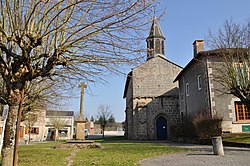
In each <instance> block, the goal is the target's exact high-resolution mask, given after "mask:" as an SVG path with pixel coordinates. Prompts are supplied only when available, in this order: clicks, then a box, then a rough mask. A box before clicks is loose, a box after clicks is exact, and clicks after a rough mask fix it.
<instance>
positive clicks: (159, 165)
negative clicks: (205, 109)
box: [140, 143, 250, 166]
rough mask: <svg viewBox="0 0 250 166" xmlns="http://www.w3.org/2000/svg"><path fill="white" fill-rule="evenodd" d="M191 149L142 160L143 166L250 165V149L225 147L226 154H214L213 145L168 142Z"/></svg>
mask: <svg viewBox="0 0 250 166" xmlns="http://www.w3.org/2000/svg"><path fill="white" fill-rule="evenodd" d="M166 145H170V146H177V147H182V148H187V149H190V150H191V151H189V152H185V153H177V154H170V155H163V156H158V157H154V158H148V159H144V160H142V161H140V165H141V166H165V165H166V166H168V165H169V166H250V149H248V148H236V147H224V153H225V155H224V156H218V155H213V150H212V146H211V145H193V144H179V143H167V144H166Z"/></svg>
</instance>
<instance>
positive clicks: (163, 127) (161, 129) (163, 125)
mask: <svg viewBox="0 0 250 166" xmlns="http://www.w3.org/2000/svg"><path fill="white" fill-rule="evenodd" d="M156 129H157V140H166V139H167V138H168V137H167V120H166V119H165V118H164V117H163V116H160V117H159V118H157V121H156Z"/></svg>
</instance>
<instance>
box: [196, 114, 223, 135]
mask: <svg viewBox="0 0 250 166" xmlns="http://www.w3.org/2000/svg"><path fill="white" fill-rule="evenodd" d="M192 123H193V125H194V127H195V129H196V132H197V134H198V137H199V138H200V139H209V138H211V137H213V136H221V134H222V127H221V123H222V118H220V117H218V116H215V117H211V116H209V115H203V114H199V115H198V116H195V117H194V119H193V121H192Z"/></svg>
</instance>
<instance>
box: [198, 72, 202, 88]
mask: <svg viewBox="0 0 250 166" xmlns="http://www.w3.org/2000/svg"><path fill="white" fill-rule="evenodd" d="M197 81H198V82H197V83H198V90H201V87H202V86H201V75H199V76H198V77H197Z"/></svg>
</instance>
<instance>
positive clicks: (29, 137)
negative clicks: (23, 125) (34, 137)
mask: <svg viewBox="0 0 250 166" xmlns="http://www.w3.org/2000/svg"><path fill="white" fill-rule="evenodd" d="M30 134H31V130H30V129H29V141H28V143H30Z"/></svg>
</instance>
